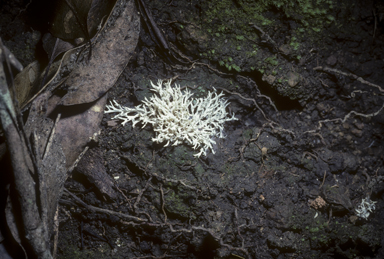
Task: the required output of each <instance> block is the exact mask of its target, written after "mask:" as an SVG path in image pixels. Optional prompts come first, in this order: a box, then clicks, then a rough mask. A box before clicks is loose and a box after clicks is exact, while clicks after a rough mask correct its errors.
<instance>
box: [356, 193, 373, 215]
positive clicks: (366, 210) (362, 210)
mask: <svg viewBox="0 0 384 259" xmlns="http://www.w3.org/2000/svg"><path fill="white" fill-rule="evenodd" d="M376 202H377V201H371V200H370V199H369V198H368V197H367V198H365V199H362V201H361V204H360V205H359V206H358V208H357V209H355V211H356V215H357V216H358V217H360V218H363V219H368V217H369V215H370V214H371V212H373V210H374V209H375V203H376Z"/></svg>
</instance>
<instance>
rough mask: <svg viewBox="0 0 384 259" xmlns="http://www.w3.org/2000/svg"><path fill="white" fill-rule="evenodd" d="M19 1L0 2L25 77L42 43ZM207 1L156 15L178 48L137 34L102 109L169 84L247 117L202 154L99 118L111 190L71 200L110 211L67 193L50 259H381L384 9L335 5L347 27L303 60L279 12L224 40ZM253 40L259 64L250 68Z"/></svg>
mask: <svg viewBox="0 0 384 259" xmlns="http://www.w3.org/2000/svg"><path fill="white" fill-rule="evenodd" d="M26 2H27V1H26ZM26 2H25V3H24V2H23V1H19V2H18V4H19V5H17V8H19V9H17V8H16V9H13V8H14V7H13V4H14V3H13V2H11V1H10V2H7V3H5V4H3V3H2V4H1V10H2V11H1V12H2V18H1V19H2V20H1V25H2V29H1V36H2V38H3V42H4V44H5V45H6V46H8V47H9V48H10V50H11V51H13V52H14V54H15V55H16V56H18V55H19V56H18V58H20V59H21V61H23V62H24V65H26V64H28V62H30V61H32V60H33V59H35V58H36V57H35V58H33V59H30V58H29V56H28V55H32V54H33V53H38V51H37V52H36V51H35V52H32V54H28V55H24V54H23V53H21V52H20V53H19V51H18V49H25V48H26V46H28V47H29V48H34V49H38V48H39V47H38V44H37V45H36V44H35V36H36V37H37V38H38V39H40V37H41V36H40V34H41V33H40V32H36V31H34V30H33V29H30V28H28V26H27V25H25V24H24V25H23V27H19V26H18V24H19V23H22V22H23V21H24V22H26V21H28V19H27V18H26V17H25V16H27V15H28V14H27V13H26V14H23V12H22V14H21V15H20V14H19V11H22V10H21V9H23V8H25V4H26ZM202 2H204V1H198V0H192V1H175V0H174V1H155V2H153V3H151V4H150V5H149V3H148V5H149V6H148V8H149V9H150V10H151V12H152V14H153V16H154V19H155V21H156V23H157V24H158V25H159V27H160V28H161V29H162V31H163V32H164V34H165V36H166V38H167V39H168V41H169V42H170V43H171V46H173V50H172V51H171V54H168V53H167V52H166V51H164V50H162V49H161V48H160V47H158V45H156V42H155V41H154V40H153V39H152V38H151V37H150V34H149V32H148V28H147V27H146V26H145V25H144V23H143V29H142V31H141V36H140V41H139V43H138V46H137V49H136V55H135V57H134V58H133V59H131V61H130V63H129V65H128V66H127V68H126V70H125V71H124V73H123V74H122V75H121V77H120V78H119V80H118V82H117V83H116V85H115V86H114V88H113V89H112V90H111V91H110V93H109V97H110V100H116V101H117V102H118V103H120V104H122V105H125V106H129V107H133V106H136V105H138V104H140V102H141V101H142V100H143V99H144V98H145V97H147V98H148V97H149V96H150V95H151V94H152V93H151V91H150V90H149V89H150V81H157V80H158V79H167V78H174V81H173V82H174V83H176V84H180V85H181V86H183V87H184V86H186V87H190V88H191V91H192V92H193V93H194V94H195V96H197V97H200V96H205V95H206V93H207V91H209V90H212V88H211V87H215V88H216V89H223V90H224V93H225V96H226V98H227V99H228V101H229V102H230V105H229V107H228V110H230V111H231V112H234V113H235V114H236V118H238V119H239V120H238V121H233V122H228V123H226V124H225V134H226V135H227V137H226V138H225V139H217V140H216V146H215V147H214V149H215V154H212V152H208V153H207V156H201V157H200V158H195V157H194V156H193V154H194V153H195V151H194V150H193V149H192V148H191V147H189V146H186V145H179V146H174V147H164V145H162V144H155V143H153V142H152V140H151V139H152V138H153V137H154V132H153V130H152V128H151V126H149V125H148V126H146V127H144V128H143V129H142V128H141V126H136V127H135V128H132V125H131V124H130V123H127V124H126V125H125V126H122V125H121V124H120V122H119V121H115V120H113V119H112V117H113V115H110V114H106V115H105V118H104V119H103V122H102V133H101V135H100V137H99V140H98V142H97V143H96V144H95V145H94V146H95V147H93V148H97V149H99V150H101V151H100V152H101V157H100V159H101V161H102V163H101V164H102V165H100V168H101V169H100V170H105V172H106V173H107V174H108V175H109V177H110V178H113V182H114V186H112V189H113V190H112V191H111V193H113V194H111V195H106V193H105V192H103V191H100V189H99V188H97V187H95V185H94V184H93V183H91V181H90V180H89V179H87V178H85V177H84V176H83V174H80V173H78V172H75V173H74V174H73V177H72V178H71V179H69V180H68V181H67V183H66V188H67V189H68V190H69V191H70V192H71V193H73V194H74V195H76V196H77V198H79V199H81V200H82V201H83V202H84V203H86V204H88V205H92V206H95V207H99V208H103V209H106V211H104V212H101V211H99V212H95V211H93V210H91V209H85V208H84V207H83V206H80V205H79V203H77V202H76V200H74V198H73V197H72V196H70V195H69V194H68V193H64V195H63V197H62V200H61V203H60V210H59V212H60V214H59V218H60V234H59V243H58V254H57V257H58V258H279V259H282V258H384V250H383V242H384V227H383V224H382V222H383V220H384V209H383V203H384V200H383V198H384V183H383V180H384V168H383V161H384V160H383V159H384V139H383V136H384V109H383V105H384V96H383V95H384V85H383V82H384V73H383V72H384V18H383V17H384V8H383V6H382V5H381V4H380V2H379V1H368V2H367V1H347V2H350V3H349V4H348V3H342V1H335V3H337V4H336V5H335V7H334V9H333V11H332V12H333V14H334V16H335V17H336V18H337V19H338V23H337V24H334V23H332V24H330V25H327V26H325V25H324V26H323V27H321V28H322V31H321V32H319V33H318V35H316V34H314V33H311V34H309V33H308V34H307V36H305V37H299V36H297V37H296V36H295V37H296V38H297V42H299V44H300V46H299V47H298V48H296V46H295V44H291V43H292V42H293V41H292V37H293V35H294V33H293V31H294V30H296V28H299V27H300V22H299V20H298V19H297V18H295V17H294V16H291V18H287V16H286V13H284V12H283V11H282V10H281V9H279V8H274V7H273V6H272V7H271V8H270V9H269V10H268V11H267V12H266V16H267V17H268V18H269V19H270V20H274V22H275V23H274V24H273V25H269V26H265V27H262V25H261V23H260V24H259V25H258V27H260V28H262V29H263V30H264V31H263V32H264V33H265V34H264V35H261V34H262V33H260V31H257V30H255V29H252V30H251V29H249V28H247V29H245V31H244V30H243V29H242V28H241V27H240V26H238V31H236V30H234V29H231V28H232V27H230V26H229V25H228V26H227V28H225V29H223V30H219V31H218V32H217V33H218V34H217V33H216V32H215V31H214V30H215V28H216V27H214V26H215V24H219V25H222V22H223V21H222V20H220V15H217V17H218V18H217V19H216V20H215V19H214V20H213V21H211V20H209V19H211V17H210V16H209V15H211V13H212V12H213V10H214V8H217V10H220V9H219V7H217V6H216V7H215V6H214V5H213V4H214V3H216V1H212V5H213V6H208V4H207V3H202ZM226 2H227V1H223V3H226ZM229 2H230V3H231V8H233V9H236V8H238V9H241V8H243V9H244V5H245V4H244V3H250V2H251V3H252V1H229ZM272 2H273V1H272ZM332 2H334V1H332ZM344 5H346V6H347V7H345V6H344ZM210 8H211V9H210ZM225 8H229V7H228V6H227V7H225ZM16 10H17V11H16ZM209 10H211V11H212V12H211V13H209V12H208V11H209ZM244 10H245V9H244ZM244 12H245V11H244ZM227 15H228V16H230V14H227ZM6 17H7V18H6ZM346 17H352V18H353V19H351V20H347V19H346ZM240 18H241V17H239V19H240ZM303 19H304V18H303ZM226 22H228V24H230V21H226ZM236 22H238V21H236ZM6 23H9V24H8V25H7V26H6V25H5V24H6ZM207 23H208V24H209V25H207ZM255 24H258V23H255ZM224 25H225V24H224ZM207 26H208V27H209V26H211V27H209V28H208V27H207ZM317 26H320V25H317ZM21 28H23V29H21ZM207 28H208V29H207ZM315 28H317V27H314V29H313V31H316V30H315ZM249 30H251V31H249ZM209 33H211V35H210V34H209ZM252 33H253V34H254V35H255V36H254V37H255V38H254V39H253V38H252V37H253V36H252ZM243 34H244V35H246V36H245V39H244V38H241V37H240V36H239V35H243ZM218 35H220V36H218ZM223 35H224V36H223ZM249 35H251V36H249ZM266 35H268V37H269V38H268V37H267V36H266ZM20 37H22V38H23V39H24V41H23V42H22V43H20V42H19V38H20ZM222 37H226V38H222ZM231 37H232V38H234V37H235V38H236V37H237V39H238V41H239V42H237V43H236V44H238V47H236V46H234V45H231V44H232V43H233V42H235V41H231ZM271 39H272V41H271ZM215 40H216V42H215ZM221 40H222V41H223V42H226V43H225V44H227V45H225V44H224V43H223V44H224V45H221V44H222V43H221ZM36 42H38V40H37V41H36ZM212 42H213V43H212ZM16 43H18V45H17V46H16V45H13V44H16ZM233 44H234V43H233ZM254 44H256V45H257V49H258V52H257V53H256V54H255V56H254V57H248V58H247V57H246V56H247V53H246V52H247V51H249V50H248V49H247V48H248V47H249V48H252V47H250V46H251V45H254ZM36 46H37V47H36ZM215 46H217V48H216V47H215ZM223 46H224V47H223ZM287 48H288V49H287ZM289 48H291V49H289ZM176 49H177V50H178V51H176ZM212 50H215V51H212ZM28 53H31V52H28ZM218 53H219V54H218ZM260 53H261V54H260ZM180 54H182V55H180ZM229 57H230V59H229ZM187 59H189V61H188V60H187ZM192 60H193V61H192ZM260 61H262V64H261V63H260ZM231 62H232V63H231ZM228 64H229V65H228ZM251 66H252V68H253V69H251ZM327 69H328V70H327ZM219 91H220V90H219ZM103 166H105V168H103ZM365 198H369V199H370V200H372V201H375V202H376V203H375V207H376V209H375V210H373V211H372V213H371V214H370V215H369V217H368V218H367V219H363V218H361V217H358V216H357V213H356V211H355V209H356V208H357V207H358V206H359V205H360V204H361V202H362V199H365ZM110 211H114V212H118V213H121V214H125V215H128V216H132V217H131V218H130V217H124V216H122V215H121V214H112V213H110Z"/></svg>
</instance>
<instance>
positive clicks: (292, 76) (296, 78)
mask: <svg viewBox="0 0 384 259" xmlns="http://www.w3.org/2000/svg"><path fill="white" fill-rule="evenodd" d="M299 82H300V75H299V74H298V73H295V72H291V71H290V72H288V85H289V86H290V87H294V86H296V85H297V84H298V83H299Z"/></svg>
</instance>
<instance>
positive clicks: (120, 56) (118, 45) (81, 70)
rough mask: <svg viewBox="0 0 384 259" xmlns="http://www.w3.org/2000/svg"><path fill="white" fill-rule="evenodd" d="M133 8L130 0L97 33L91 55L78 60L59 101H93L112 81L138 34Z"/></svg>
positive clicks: (64, 102) (130, 51)
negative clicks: (103, 28) (108, 25)
mask: <svg viewBox="0 0 384 259" xmlns="http://www.w3.org/2000/svg"><path fill="white" fill-rule="evenodd" d="M135 10H136V9H135V6H134V1H129V2H128V3H127V6H126V7H125V9H124V10H123V12H122V13H121V14H120V16H119V18H117V19H116V21H115V23H114V25H113V26H111V27H109V28H108V30H106V31H105V32H104V33H102V34H101V35H100V37H99V39H98V40H97V42H96V44H95V45H94V47H93V55H92V57H91V59H90V60H89V61H88V62H84V63H81V64H80V65H79V67H78V68H77V69H76V70H75V71H74V72H72V73H71V75H70V76H69V78H68V79H67V80H66V82H65V85H66V86H67V87H68V93H67V94H66V95H65V96H64V97H63V98H62V100H61V104H62V105H66V106H67V105H75V104H81V103H89V102H93V101H95V100H97V99H98V98H100V97H101V96H102V95H103V94H105V93H106V92H107V91H108V90H109V89H110V88H111V87H112V86H113V85H114V83H115V82H116V80H117V78H118V77H119V75H120V74H121V73H122V71H123V70H124V68H125V66H126V65H127V63H128V61H129V59H130V58H131V56H132V54H133V52H134V49H135V47H136V43H137V40H138V37H139V31H140V20H139V17H138V15H137V13H136V11H135Z"/></svg>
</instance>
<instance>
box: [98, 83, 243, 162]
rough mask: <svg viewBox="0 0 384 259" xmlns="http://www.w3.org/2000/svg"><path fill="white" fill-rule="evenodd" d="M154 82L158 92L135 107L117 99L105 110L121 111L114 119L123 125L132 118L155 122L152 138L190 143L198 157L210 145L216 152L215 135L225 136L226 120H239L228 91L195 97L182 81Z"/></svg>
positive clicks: (134, 123) (144, 124)
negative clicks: (229, 110) (231, 108)
mask: <svg viewBox="0 0 384 259" xmlns="http://www.w3.org/2000/svg"><path fill="white" fill-rule="evenodd" d="M151 84H152V87H153V89H151V90H152V91H154V92H156V94H154V95H152V96H151V97H150V98H149V100H148V99H147V98H145V100H144V101H143V103H142V104H140V105H138V106H136V107H135V108H129V107H124V106H121V105H120V104H118V103H117V102H116V101H115V100H114V101H113V102H111V103H110V105H107V106H106V108H107V110H106V111H105V112H106V113H118V114H117V115H116V116H114V117H113V119H115V118H117V119H120V120H122V121H123V122H122V125H125V123H127V122H129V121H132V127H135V125H136V124H137V123H139V122H141V123H142V124H143V128H144V127H145V126H146V125H147V124H148V123H149V124H151V125H152V127H153V129H154V131H155V133H156V137H155V138H152V141H154V142H157V143H162V142H165V141H166V142H167V143H166V144H165V146H168V145H169V144H172V145H173V146H176V145H179V144H181V143H186V144H189V145H191V146H192V147H193V149H195V150H196V149H199V152H198V153H197V154H195V155H194V156H196V157H200V156H201V155H202V154H204V155H206V151H207V150H208V149H211V150H212V153H215V152H214V150H213V147H212V144H215V143H216V142H215V141H214V140H213V139H212V138H213V137H218V138H225V136H224V134H223V130H224V126H223V124H224V122H226V121H232V120H237V118H235V115H234V114H232V116H228V113H227V111H226V107H227V106H228V102H227V101H226V100H225V99H223V98H221V97H222V96H223V95H224V94H223V93H220V94H217V93H216V90H215V91H213V92H209V93H208V95H207V96H206V97H205V98H191V97H192V95H193V94H192V93H191V92H190V91H189V90H188V89H186V90H183V91H181V89H180V86H178V85H175V86H174V87H172V86H171V80H168V81H165V82H164V84H163V81H162V80H159V81H158V83H157V85H156V84H153V83H152V82H151ZM163 85H164V87H163Z"/></svg>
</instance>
